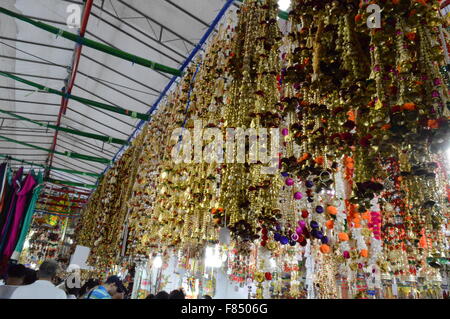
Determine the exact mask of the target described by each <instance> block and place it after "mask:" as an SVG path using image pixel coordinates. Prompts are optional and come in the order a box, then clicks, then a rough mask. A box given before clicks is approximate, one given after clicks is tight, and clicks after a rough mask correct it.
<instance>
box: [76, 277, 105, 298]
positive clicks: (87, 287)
mask: <svg viewBox="0 0 450 319" xmlns="http://www.w3.org/2000/svg"><path fill="white" fill-rule="evenodd" d="M98 285H100V281H99V280H97V279H89V280H88V281H86V282H85V283H84V285H83V287H81V290H80V296H83V295H85V294H87V293H89V292H90V291H91V290H92V289H93V288H95V287H97V286H98Z"/></svg>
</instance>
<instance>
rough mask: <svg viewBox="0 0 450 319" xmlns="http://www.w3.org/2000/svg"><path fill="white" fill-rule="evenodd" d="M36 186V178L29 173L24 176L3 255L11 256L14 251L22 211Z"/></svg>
mask: <svg viewBox="0 0 450 319" xmlns="http://www.w3.org/2000/svg"><path fill="white" fill-rule="evenodd" d="M35 186H36V180H35V179H34V177H33V176H32V175H31V174H28V175H27V177H26V178H25V181H24V183H23V186H22V188H21V190H20V191H19V192H18V193H17V203H16V210H15V213H14V216H13V221H12V224H11V227H10V231H9V236H8V241H7V243H6V246H5V247H4V250H3V255H4V256H6V257H8V259H9V257H11V255H12V253H13V252H14V247H15V246H16V241H17V236H18V235H19V233H20V226H21V224H22V219H23V216H24V213H25V212H26V211H27V207H28V202H29V199H30V196H29V195H30V194H31V193H32V192H33V189H34V187H35Z"/></svg>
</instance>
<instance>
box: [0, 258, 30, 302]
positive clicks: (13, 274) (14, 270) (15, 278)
mask: <svg viewBox="0 0 450 319" xmlns="http://www.w3.org/2000/svg"><path fill="white" fill-rule="evenodd" d="M25 275H26V268H25V266H24V265H22V264H12V265H9V267H8V277H7V278H6V285H4V286H0V299H9V298H10V297H11V295H12V293H13V292H14V290H16V289H17V288H18V287H19V286H21V285H23V281H24V279H25Z"/></svg>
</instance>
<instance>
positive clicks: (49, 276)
mask: <svg viewBox="0 0 450 319" xmlns="http://www.w3.org/2000/svg"><path fill="white" fill-rule="evenodd" d="M57 271H58V263H57V262H56V261H54V260H46V261H44V262H43V263H42V265H41V266H40V267H39V270H38V278H39V280H48V281H52V280H53V279H54V278H55V276H56V272H57Z"/></svg>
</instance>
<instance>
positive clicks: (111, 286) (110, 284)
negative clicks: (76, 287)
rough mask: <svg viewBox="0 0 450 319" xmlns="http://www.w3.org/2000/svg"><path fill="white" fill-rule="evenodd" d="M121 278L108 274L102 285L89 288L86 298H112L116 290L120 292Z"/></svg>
mask: <svg viewBox="0 0 450 319" xmlns="http://www.w3.org/2000/svg"><path fill="white" fill-rule="evenodd" d="M122 287H123V284H122V280H120V278H119V277H117V276H110V277H108V279H106V282H105V283H104V284H103V285H100V286H98V287H97V288H95V289H93V290H91V292H90V293H89V294H88V296H87V297H86V299H112V296H114V295H115V294H116V293H117V292H121V290H122V289H121V288H122Z"/></svg>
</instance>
